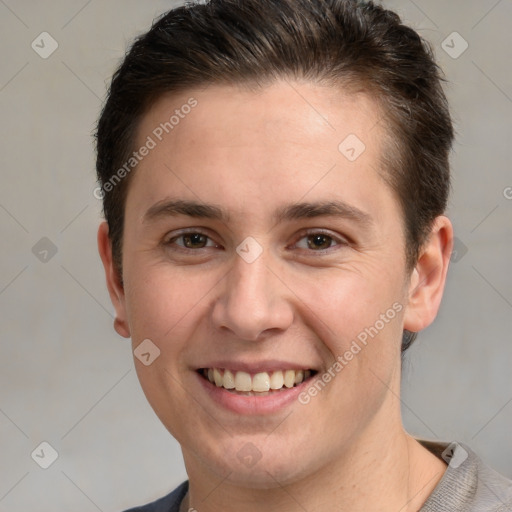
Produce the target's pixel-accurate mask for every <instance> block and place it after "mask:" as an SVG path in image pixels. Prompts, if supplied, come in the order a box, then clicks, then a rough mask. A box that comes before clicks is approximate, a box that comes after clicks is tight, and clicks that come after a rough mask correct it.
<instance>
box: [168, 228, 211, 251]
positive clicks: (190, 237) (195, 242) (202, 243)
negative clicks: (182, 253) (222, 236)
mask: <svg viewBox="0 0 512 512" xmlns="http://www.w3.org/2000/svg"><path fill="white" fill-rule="evenodd" d="M180 242H181V243H180ZM165 245H168V246H172V245H177V246H179V247H183V248H184V249H191V250H194V249H204V248H206V247H218V245H217V244H216V243H215V242H214V241H213V240H212V239H211V238H210V237H209V236H207V235H205V234H204V233H201V232H200V231H188V232H184V233H181V234H180V235H178V236H174V237H172V238H169V239H168V240H167V241H166V242H165Z"/></svg>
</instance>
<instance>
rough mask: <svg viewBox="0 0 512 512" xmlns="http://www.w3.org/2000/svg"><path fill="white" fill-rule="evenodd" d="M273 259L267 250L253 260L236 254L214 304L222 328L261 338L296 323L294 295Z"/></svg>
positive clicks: (243, 336)
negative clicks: (272, 262)
mask: <svg viewBox="0 0 512 512" xmlns="http://www.w3.org/2000/svg"><path fill="white" fill-rule="evenodd" d="M269 259H270V258H269V257H267V255H266V253H265V252H263V254H261V255H260V256H259V257H258V258H257V259H256V260H255V261H253V262H252V263H248V262H247V261H245V260H244V259H243V258H241V257H240V256H238V255H235V257H234V262H233V266H232V268H231V270H230V271H229V272H228V274H227V275H226V277H225V279H223V281H222V282H223V286H222V288H221V291H220V294H219V296H218V297H217V299H216V301H215V304H214V307H213V312H212V318H213V322H214V325H215V326H216V327H217V328H218V329H221V330H226V329H227V330H229V331H230V332H231V333H232V334H233V335H234V336H236V337H237V338H239V339H244V340H249V341H257V340H260V339H263V338H265V337H267V335H268V334H271V333H274V334H275V333H278V332H279V331H285V330H286V329H287V328H288V327H289V326H290V325H291V324H292V323H293V307H292V300H290V298H291V296H293V294H292V293H291V291H290V290H289V288H287V286H286V284H285V283H284V282H283V281H284V279H283V276H281V275H280V274H279V271H276V270H275V267H276V265H272V267H271V266H270V261H269Z"/></svg>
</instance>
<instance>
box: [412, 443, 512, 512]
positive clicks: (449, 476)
mask: <svg viewBox="0 0 512 512" xmlns="http://www.w3.org/2000/svg"><path fill="white" fill-rule="evenodd" d="M418 441H419V442H420V443H421V444H422V445H423V446H425V448H427V449H428V450H430V451H431V452H432V453H433V454H434V455H436V456H438V457H440V458H442V459H443V460H444V461H445V462H447V463H448V467H447V468H446V471H445V474H444V475H443V477H442V478H441V480H440V482H439V483H438V485H437V486H436V488H435V489H434V491H433V492H432V494H431V495H430V496H429V498H428V499H427V501H426V502H425V503H424V505H423V507H422V508H421V510H420V512H444V511H450V512H457V511H460V512H477V511H478V512H512V480H510V479H508V478H506V477H505V476H503V475H501V474H499V473H498V472H496V471H495V470H494V469H492V468H490V467H489V466H488V465H486V464H485V463H484V462H483V461H482V459H480V457H479V456H478V455H477V454H476V453H475V452H473V451H472V450H471V448H469V446H467V445H466V444H463V443H459V442H452V443H449V442H433V441H425V440H420V439H418Z"/></svg>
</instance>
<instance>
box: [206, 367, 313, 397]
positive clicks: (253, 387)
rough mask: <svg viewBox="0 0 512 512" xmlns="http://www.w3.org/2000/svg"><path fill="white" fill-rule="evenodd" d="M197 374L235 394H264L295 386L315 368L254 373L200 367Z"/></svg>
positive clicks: (311, 375) (307, 377) (305, 378)
mask: <svg viewBox="0 0 512 512" xmlns="http://www.w3.org/2000/svg"><path fill="white" fill-rule="evenodd" d="M197 372H198V373H199V375H201V377H203V378H204V379H206V380H208V381H209V382H211V383H212V384H214V385H215V386H217V387H219V388H224V389H225V390H226V391H229V392H231V393H234V394H237V395H245V396H265V395H268V394H270V393H276V392H281V391H283V390H286V389H291V388H293V387H296V386H298V385H300V384H302V383H303V382H305V381H307V380H309V379H311V378H313V377H314V375H316V373H318V372H317V371H316V370H311V369H308V370H278V371H274V372H260V373H256V374H254V375H251V374H250V373H247V372H243V371H230V370H228V369H225V368H200V369H199V370H197Z"/></svg>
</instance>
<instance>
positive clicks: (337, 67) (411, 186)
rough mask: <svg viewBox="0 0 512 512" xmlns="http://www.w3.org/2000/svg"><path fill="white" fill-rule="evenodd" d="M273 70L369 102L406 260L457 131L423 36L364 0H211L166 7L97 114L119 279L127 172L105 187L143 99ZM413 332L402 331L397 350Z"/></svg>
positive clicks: (424, 225)
mask: <svg viewBox="0 0 512 512" xmlns="http://www.w3.org/2000/svg"><path fill="white" fill-rule="evenodd" d="M280 78H292V79H298V80H308V81H311V82H316V83H328V84H333V85H335V86H341V85H342V86H344V87H350V88H357V89H358V90H362V91H365V92H368V93H370V94H371V95H372V97H373V98H374V99H375V100H376V101H377V102H378V104H379V106H380V107H381V110H382V111H383V112H384V113H385V115H384V119H383V121H384V123H385V126H386V128H387V129H388V132H389V135H388V137H387V141H386V142H387V144H386V148H387V149H386V151H385V152H384V153H385V154H384V155H382V159H383V170H384V172H383V177H384V178H385V180H386V181H387V182H388V184H389V185H390V187H391V189H392V190H393V191H394V192H395V193H396V196H397V198H398V200H399V202H400V205H401V208H402V212H403V216H404V230H405V235H406V261H407V265H408V269H409V270H412V268H414V265H415V264H416V261H417V258H418V256H419V251H420V249H421V247H422V245H423V243H424V242H425V240H426V238H427V236H428V234H429V232H430V229H431V226H432V222H433V220H434V219H435V217H437V216H438V215H441V214H442V213H443V212H444V211H445V208H446V204H447V200H448V194H449V188H450V171H449V154H450V149H451V146H452V143H453V135H454V134H453V127H452V121H451V117H450V113H449V109H448V104H447V101H446V97H445V95H444V93H443V90H442V86H441V82H442V80H443V78H442V75H441V72H440V70H439V68H438V66H437V64H436V63H435V60H434V57H433V53H432V50H431V47H430V46H429V44H428V43H427V42H426V41H425V40H423V39H422V38H421V37H420V36H419V35H418V34H417V33H416V32H415V31H414V30H413V29H411V28H410V27H408V26H406V25H404V24H402V22H401V20H400V18H399V16H398V15H397V14H395V13H394V12H392V11H389V10H386V9H384V8H383V7H381V6H378V5H375V4H374V3H373V2H363V1H357V0H210V1H208V2H207V3H206V4H194V3H188V4H187V5H185V6H182V7H178V8H176V9H173V10H171V11H169V12H168V13H166V14H165V15H163V16H162V17H161V18H160V19H158V20H157V21H156V22H155V23H154V24H153V26H152V28H151V29H150V30H149V31H148V32H147V33H145V34H144V35H142V36H141V37H139V38H138V39H137V40H136V41H135V42H134V43H133V45H132V47H131V49H130V50H129V52H128V53H127V55H126V56H125V58H124V60H123V62H122V63H121V65H120V66H119V68H118V69H117V71H116V72H115V74H114V76H113V79H112V83H111V86H110V90H109V93H108V97H107V100H106V103H105V105H104V108H103V111H102V114H101V116H100V119H99V122H98V127H97V131H96V139H97V140H96V142H97V163H96V169H97V175H98V179H99V182H100V186H101V188H102V190H103V194H102V197H103V211H104V215H105V218H106V220H107V223H108V226H109V236H110V240H111V243H112V252H113V259H114V263H115V265H116V267H117V269H118V271H119V273H120V275H121V276H122V239H123V224H124V209H125V202H126V195H127V190H128V186H129V183H130V177H131V175H132V174H133V173H130V174H129V175H127V176H126V177H125V178H123V179H122V180H119V183H116V184H115V186H113V187H112V186H111V187H108V189H104V187H105V185H106V184H107V183H108V182H109V180H111V179H112V176H113V175H114V173H115V172H116V170H118V169H119V168H120V167H122V166H123V163H124V162H126V161H127V160H128V159H129V158H130V154H131V152H132V151H133V144H134V138H135V135H136V131H137V128H138V125H139V122H140V120H141V118H142V116H143V115H144V114H145V113H146V112H147V110H148V109H149V107H150V106H151V105H152V104H153V103H154V102H155V101H156V100H157V99H158V98H159V97H160V96H161V95H162V94H164V93H166V92H180V91H183V90H187V89H190V88H192V87H197V86H203V85H208V84H248V85H251V86H264V85H268V84H271V83H272V82H273V81H276V80H278V79H280ZM340 142H341V141H340ZM413 339H414V336H409V337H408V338H407V340H408V341H407V340H406V337H405V336H404V343H403V347H402V348H403V349H404V350H405V349H406V348H407V347H408V346H409V344H410V343H411V342H412V340H413Z"/></svg>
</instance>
